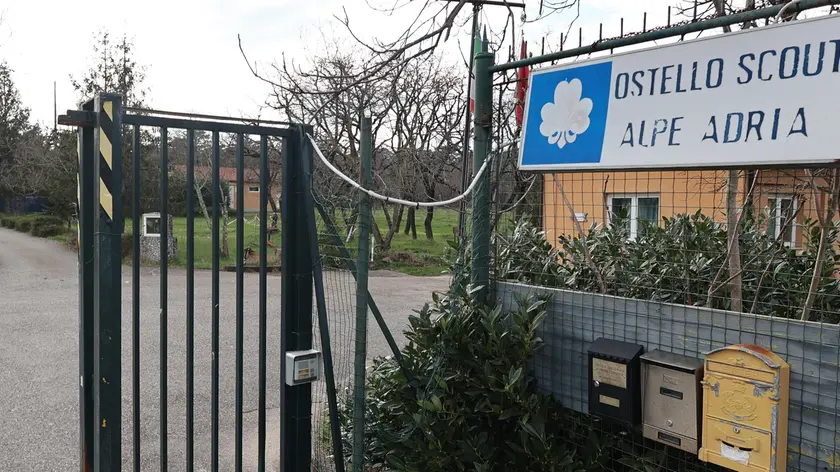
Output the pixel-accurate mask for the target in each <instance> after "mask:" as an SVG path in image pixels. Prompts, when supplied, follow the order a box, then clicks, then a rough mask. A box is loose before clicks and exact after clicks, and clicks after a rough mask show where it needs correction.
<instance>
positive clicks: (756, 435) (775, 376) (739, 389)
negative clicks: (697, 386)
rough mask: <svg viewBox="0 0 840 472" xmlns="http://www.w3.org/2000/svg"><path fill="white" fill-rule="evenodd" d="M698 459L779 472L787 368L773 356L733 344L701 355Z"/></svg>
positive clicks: (784, 438)
mask: <svg viewBox="0 0 840 472" xmlns="http://www.w3.org/2000/svg"><path fill="white" fill-rule="evenodd" d="M702 385H703V430H702V431H703V433H702V434H703V440H702V446H701V448H700V452H699V454H698V456H699V457H700V460H702V461H706V462H712V463H714V464H718V465H722V466H724V467H728V468H730V469H732V470H737V471H750V472H758V471H774V472H783V471H784V470H785V461H786V459H787V425H788V398H789V393H788V392H789V386H790V367H789V366H788V364H787V362H785V361H784V360H782V358H781V357H779V356H778V355H776V354H774V353H772V352H770V351H768V350H767V349H764V348H763V347H759V346H755V345H752V344H736V345H734V346H727V347H724V348H721V349H717V350H714V351H712V352H710V353H708V354H707V355H706V361H705V374H704V377H703V382H702Z"/></svg>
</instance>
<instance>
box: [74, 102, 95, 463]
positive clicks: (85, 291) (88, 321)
mask: <svg viewBox="0 0 840 472" xmlns="http://www.w3.org/2000/svg"><path fill="white" fill-rule="evenodd" d="M80 108H81V110H82V111H85V112H90V113H93V100H90V101H88V102H86V103H84V104H83V105H82V106H81V107H80ZM93 130H94V128H93V126H79V143H78V152H79V187H78V191H79V195H78V198H79V201H78V209H79V234H78V244H79V448H80V451H79V453H80V454H79V457H80V459H81V460H80V461H79V470H80V471H81V472H89V471H92V470H93V423H94V422H93V379H94V377H93V276H94V272H93V248H94V244H93V238H94V234H96V233H95V230H94V227H95V226H94V222H95V221H96V219H95V218H96V217H97V216H98V215H99V208H98V205H97V204H96V202H95V201H94V192H93V183H94V182H95V180H93V177H94V175H93V172H94V167H96V164H97V163H98V161H97V160H96V159H98V156H97V155H96V153H94V149H95V148H94V147H93V145H94V143H93Z"/></svg>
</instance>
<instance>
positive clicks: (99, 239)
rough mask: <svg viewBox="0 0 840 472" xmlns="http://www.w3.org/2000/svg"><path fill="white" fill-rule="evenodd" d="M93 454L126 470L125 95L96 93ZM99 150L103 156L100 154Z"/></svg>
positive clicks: (110, 467)
mask: <svg viewBox="0 0 840 472" xmlns="http://www.w3.org/2000/svg"><path fill="white" fill-rule="evenodd" d="M93 111H94V116H95V120H96V121H95V123H96V125H95V128H94V132H93V142H94V145H93V150H94V152H93V159H92V160H91V161H89V163H90V164H93V194H94V198H93V200H94V206H93V207H88V210H90V209H93V208H95V209H96V211H97V213H95V215H96V216H95V217H94V218H93V226H94V228H95V231H96V235H95V237H94V239H93V245H94V247H93V270H94V276H93V326H92V328H93V379H92V385H93V411H92V412H91V413H93V431H94V437H93V454H94V470H96V471H119V470H121V462H122V450H121V433H122V421H121V405H122V403H121V402H122V391H121V388H122V378H121V364H122V362H121V359H122V353H121V328H122V296H121V295H122V280H121V278H122V274H121V269H122V250H121V241H120V240H121V239H122V233H123V223H124V222H123V212H122V206H123V199H122V180H123V179H122V132H121V131H122V130H121V128H122V100H121V97H120V96H119V95H113V94H107V93H101V94H99V95H98V96H97V97H96V98H95V99H94V107H93ZM97 154H98V156H97Z"/></svg>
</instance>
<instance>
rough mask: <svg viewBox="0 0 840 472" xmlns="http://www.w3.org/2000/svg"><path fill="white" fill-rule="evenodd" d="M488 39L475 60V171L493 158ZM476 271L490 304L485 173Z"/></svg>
mask: <svg viewBox="0 0 840 472" xmlns="http://www.w3.org/2000/svg"><path fill="white" fill-rule="evenodd" d="M487 49H488V47H487V37H486V35H485V37H484V39H483V41H482V44H481V52H480V53H479V54H477V55H476V56H475V115H474V120H475V135H474V138H473V169H481V168H482V167H484V166H486V161H487V159H489V158H490V155H489V154H490V153H489V151H490V144H491V139H492V134H491V131H490V129H491V127H490V125H491V121H492V114H493V74H492V73H491V72H490V71H489V68H490V67H491V66H492V65H493V54H492V53H490V52H488V50H487ZM471 233H472V268H471V279H470V283H471V284H472V286H473V287H476V288H478V287H481V288H480V289H479V290H478V291H477V293H476V297H477V299H478V300H479V301H480V302H486V301H487V295H488V293H489V290H488V289H489V283H490V173H489V172H485V173H484V174H483V175H481V178H480V180H479V182H478V185H477V186H476V190H475V197H474V198H473V210H472V231H471Z"/></svg>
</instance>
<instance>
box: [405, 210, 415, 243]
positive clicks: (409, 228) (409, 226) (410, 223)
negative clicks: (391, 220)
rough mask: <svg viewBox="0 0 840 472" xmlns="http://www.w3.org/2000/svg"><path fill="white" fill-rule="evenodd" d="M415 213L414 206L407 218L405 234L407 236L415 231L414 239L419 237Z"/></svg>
mask: <svg viewBox="0 0 840 472" xmlns="http://www.w3.org/2000/svg"><path fill="white" fill-rule="evenodd" d="M414 213H415V208H414V207H411V208H409V209H408V216H407V217H406V219H405V234H406V236H407V235H408V234H409V233H413V234H414V239H417V222H416V219H415V218H414Z"/></svg>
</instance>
